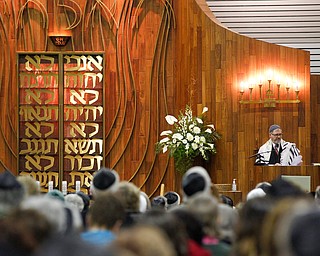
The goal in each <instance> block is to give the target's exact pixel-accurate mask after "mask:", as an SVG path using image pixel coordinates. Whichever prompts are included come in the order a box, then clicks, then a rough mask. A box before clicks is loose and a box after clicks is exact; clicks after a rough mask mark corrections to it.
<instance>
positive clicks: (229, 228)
mask: <svg viewBox="0 0 320 256" xmlns="http://www.w3.org/2000/svg"><path fill="white" fill-rule="evenodd" d="M238 220H239V215H238V211H237V210H235V209H234V208H233V207H230V206H229V205H227V204H222V203H219V204H218V217H217V229H218V231H219V234H220V240H221V241H222V242H225V243H227V244H230V245H232V244H233V243H234V241H235V228H236V226H237V224H238Z"/></svg>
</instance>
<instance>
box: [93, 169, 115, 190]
mask: <svg viewBox="0 0 320 256" xmlns="http://www.w3.org/2000/svg"><path fill="white" fill-rule="evenodd" d="M115 180H116V177H115V176H114V174H113V173H112V172H111V171H107V170H100V171H98V172H97V174H96V175H95V176H94V178H93V185H94V186H95V187H96V188H98V189H107V188H108V187H110V186H111V185H112V184H113V183H114V182H115Z"/></svg>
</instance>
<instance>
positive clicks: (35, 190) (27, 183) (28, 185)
mask: <svg viewBox="0 0 320 256" xmlns="http://www.w3.org/2000/svg"><path fill="white" fill-rule="evenodd" d="M17 181H18V182H19V183H20V184H21V185H22V186H23V188H24V192H25V196H32V195H39V194H40V185H39V184H38V183H37V181H36V179H35V178H33V177H31V176H28V175H20V176H18V177H17Z"/></svg>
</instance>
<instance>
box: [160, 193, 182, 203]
mask: <svg viewBox="0 0 320 256" xmlns="http://www.w3.org/2000/svg"><path fill="white" fill-rule="evenodd" d="M164 197H165V198H167V203H168V205H172V204H175V203H177V202H178V203H180V196H179V195H178V193H176V192H174V191H169V192H167V193H165V194H164Z"/></svg>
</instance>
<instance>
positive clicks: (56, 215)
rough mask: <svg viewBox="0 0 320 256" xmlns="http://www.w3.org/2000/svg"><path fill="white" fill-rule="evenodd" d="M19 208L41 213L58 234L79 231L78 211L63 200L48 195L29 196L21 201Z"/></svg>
mask: <svg viewBox="0 0 320 256" xmlns="http://www.w3.org/2000/svg"><path fill="white" fill-rule="evenodd" d="M21 208H22V209H34V210H36V211H38V212H39V213H41V214H43V215H44V216H45V217H46V218H47V219H48V221H49V222H50V224H51V225H52V227H53V230H54V232H55V233H58V234H60V235H66V234H68V233H69V232H79V230H80V226H79V225H81V224H82V222H81V217H80V214H79V213H78V212H76V211H72V209H70V208H69V207H68V206H66V204H65V203H64V202H62V201H61V200H59V199H56V198H53V197H50V196H43V195H39V196H30V197H28V198H26V199H25V200H23V201H22V202H21ZM75 216H78V217H75Z"/></svg>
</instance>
